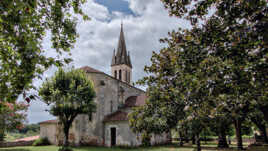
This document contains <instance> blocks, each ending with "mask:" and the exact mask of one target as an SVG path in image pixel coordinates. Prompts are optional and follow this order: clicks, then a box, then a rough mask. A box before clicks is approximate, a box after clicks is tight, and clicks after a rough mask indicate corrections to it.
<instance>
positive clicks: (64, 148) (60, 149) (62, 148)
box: [58, 147, 73, 151]
mask: <svg viewBox="0 0 268 151" xmlns="http://www.w3.org/2000/svg"><path fill="white" fill-rule="evenodd" d="M58 151H73V150H72V148H70V147H61V148H59V150H58Z"/></svg>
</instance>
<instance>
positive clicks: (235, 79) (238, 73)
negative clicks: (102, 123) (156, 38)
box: [131, 0, 268, 148]
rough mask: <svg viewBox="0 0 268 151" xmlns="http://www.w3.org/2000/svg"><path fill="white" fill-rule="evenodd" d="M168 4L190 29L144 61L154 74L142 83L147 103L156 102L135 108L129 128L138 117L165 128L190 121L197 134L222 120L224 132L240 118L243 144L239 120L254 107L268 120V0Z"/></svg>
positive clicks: (182, 0)
mask: <svg viewBox="0 0 268 151" xmlns="http://www.w3.org/2000/svg"><path fill="white" fill-rule="evenodd" d="M162 2H163V3H164V5H165V7H166V8H167V9H168V10H169V13H170V15H173V16H177V17H180V18H184V19H187V20H188V21H190V22H191V24H192V28H190V29H184V30H183V29H178V31H172V32H170V33H169V37H168V38H164V39H161V40H160V41H161V42H163V43H166V44H167V47H166V48H163V49H162V50H160V53H155V52H154V53H153V55H152V58H151V62H152V64H151V65H150V66H146V67H145V71H146V72H147V73H149V76H147V77H145V78H144V79H142V80H141V81H140V83H141V84H145V85H147V86H148V89H147V91H148V95H149V99H148V102H146V105H145V106H150V105H153V106H151V108H149V107H148V108H146V107H145V108H140V110H138V111H135V112H134V113H133V115H131V118H133V119H134V118H135V117H136V118H137V121H133V123H134V124H131V126H132V127H134V128H133V129H134V130H139V131H141V129H138V128H137V127H139V128H142V127H144V125H143V124H139V123H141V121H140V119H142V120H144V119H146V118H147V119H148V118H149V117H150V118H152V119H154V121H157V120H160V119H161V121H164V122H163V123H164V124H163V125H166V126H165V128H170V127H173V126H174V125H176V124H177V123H178V124H182V123H185V122H186V123H189V124H190V125H191V127H192V130H193V133H196V135H198V134H199V133H200V132H201V131H202V129H203V128H204V127H208V125H209V122H208V121H209V120H211V119H216V118H218V121H220V122H218V123H222V124H219V125H216V126H219V127H217V128H219V129H221V132H223V131H222V130H224V131H226V130H227V129H229V126H230V124H231V123H234V125H235V128H236V131H237V133H236V134H237V139H238V140H237V141H238V148H242V139H241V131H240V130H241V123H242V122H243V121H244V120H245V119H246V117H247V116H248V115H249V113H250V111H252V108H258V109H259V110H261V111H262V113H263V114H264V118H265V119H266V121H268V111H267V106H268V105H267V104H268V99H267V98H268V93H267V92H268V85H267V83H268V74H267V71H268V58H267V57H268V37H267V35H268V28H267V26H268V22H267V21H268V2H267V1H266V0H252V1H247V0H239V1H233V0H217V1H216V0H208V1H194V0H178V1H170V0H162ZM155 110H158V111H155ZM144 112H145V113H144ZM146 112H149V114H146ZM176 112H177V113H176ZM143 116H145V117H143ZM147 116H148V117H147ZM139 118H140V119H139ZM168 119H171V120H172V121H173V122H167V120H168ZM145 121H146V120H145ZM224 121H225V122H224ZM145 123H146V122H145ZM146 124H150V125H149V126H148V127H149V128H147V129H150V130H151V129H152V127H153V128H154V127H155V126H152V125H154V124H155V123H154V122H148V123H146ZM147 129H145V130H147ZM143 130H144V128H143Z"/></svg>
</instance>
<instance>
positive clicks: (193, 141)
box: [192, 135, 195, 144]
mask: <svg viewBox="0 0 268 151" xmlns="http://www.w3.org/2000/svg"><path fill="white" fill-rule="evenodd" d="M192 144H195V135H193V136H192Z"/></svg>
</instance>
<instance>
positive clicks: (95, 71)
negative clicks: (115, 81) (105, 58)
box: [80, 66, 103, 73]
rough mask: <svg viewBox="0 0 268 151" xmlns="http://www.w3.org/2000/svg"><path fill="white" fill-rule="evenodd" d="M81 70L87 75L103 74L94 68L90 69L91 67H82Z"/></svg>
mask: <svg viewBox="0 0 268 151" xmlns="http://www.w3.org/2000/svg"><path fill="white" fill-rule="evenodd" d="M80 69H82V70H84V71H85V72H87V73H103V72H101V71H99V70H97V69H94V68H92V67H89V66H84V67H82V68H80Z"/></svg>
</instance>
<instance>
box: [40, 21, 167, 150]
mask: <svg viewBox="0 0 268 151" xmlns="http://www.w3.org/2000/svg"><path fill="white" fill-rule="evenodd" d="M111 60H112V62H111V75H108V74H106V73H104V72H102V71H99V70H96V69H94V68H92V67H89V66H85V67H82V68H81V69H82V70H84V71H85V72H86V73H87V75H88V77H89V78H90V79H91V80H92V81H93V83H94V88H95V91H96V98H95V100H94V101H95V102H96V105H97V110H96V112H95V113H94V114H93V115H92V117H91V118H92V121H89V118H88V115H79V116H77V118H76V119H75V120H74V122H73V125H72V127H71V129H70V132H69V139H70V143H71V144H73V145H98V146H115V145H117V146H138V145H140V144H141V139H140V137H139V136H140V134H136V133H133V132H132V131H131V129H130V127H129V123H128V113H130V112H131V111H132V109H133V108H134V107H137V106H141V105H144V103H145V99H146V96H145V92H144V91H143V90H141V89H139V88H136V87H134V86H133V85H132V80H131V79H132V63H131V59H130V54H129V52H128V51H127V49H126V42H125V38H124V31H123V25H121V31H120V36H119V41H118V46H117V50H116V51H115V50H114V52H113V56H112V59H111ZM40 137H47V138H48V139H49V141H50V142H51V143H52V144H55V145H59V144H61V143H62V142H63V132H62V129H61V125H60V124H59V122H58V120H49V121H44V122H41V123H40ZM169 140H170V135H169V134H162V135H153V137H152V139H151V143H152V144H160V143H161V144H163V143H167V142H168V141H169Z"/></svg>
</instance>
